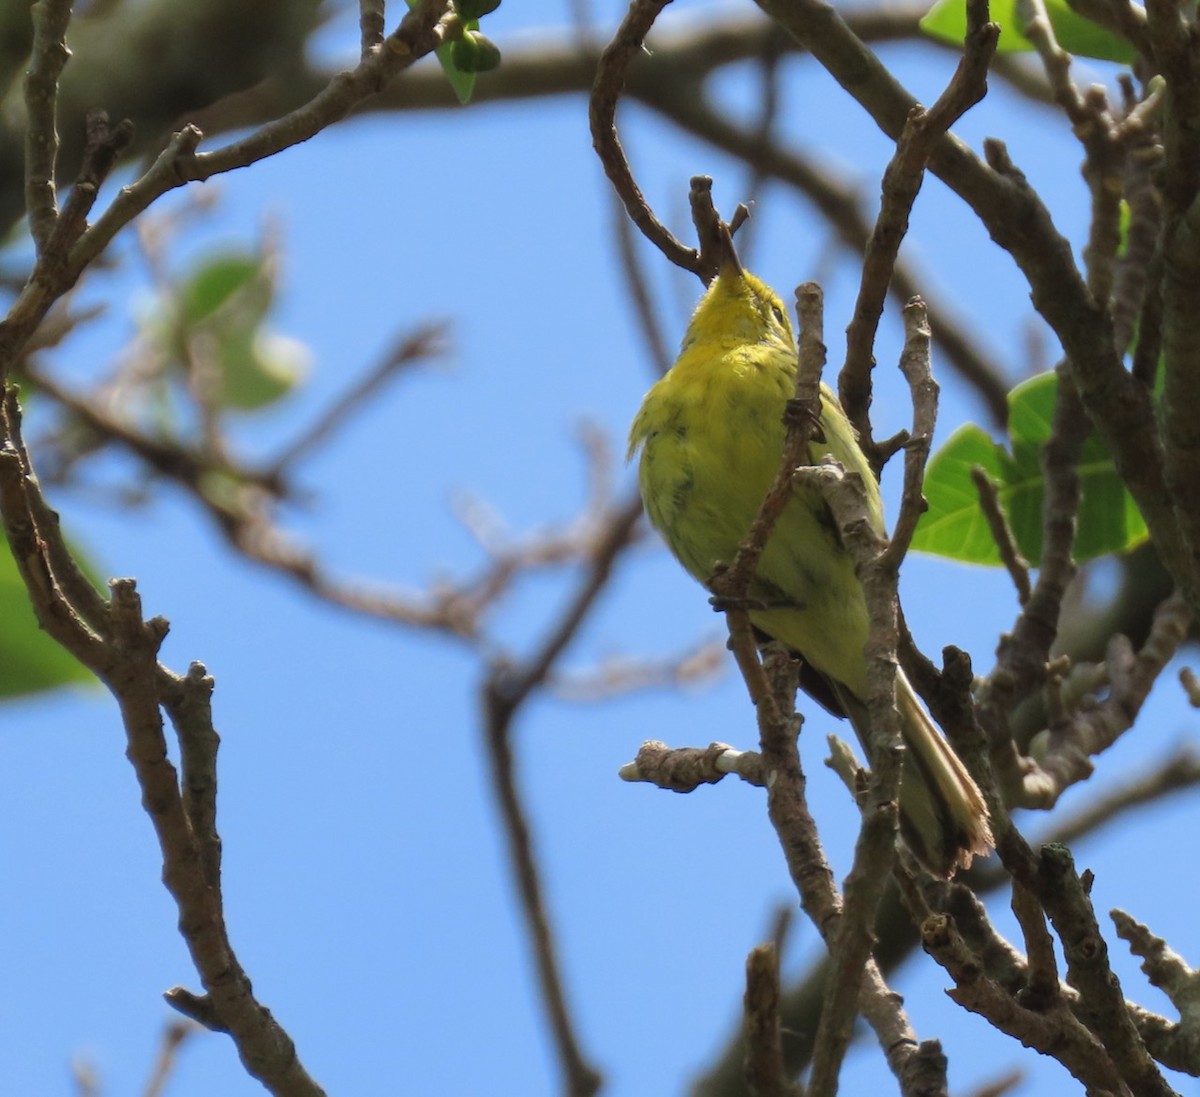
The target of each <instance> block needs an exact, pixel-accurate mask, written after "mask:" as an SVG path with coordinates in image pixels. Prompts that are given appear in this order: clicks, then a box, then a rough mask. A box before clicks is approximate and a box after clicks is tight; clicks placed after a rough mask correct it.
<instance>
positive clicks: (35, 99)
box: [25, 0, 72, 251]
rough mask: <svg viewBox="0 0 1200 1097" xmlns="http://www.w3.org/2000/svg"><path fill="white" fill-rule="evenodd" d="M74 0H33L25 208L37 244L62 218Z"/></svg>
mask: <svg viewBox="0 0 1200 1097" xmlns="http://www.w3.org/2000/svg"><path fill="white" fill-rule="evenodd" d="M71 3H72V0H38V2H37V3H35V4H33V5H31V7H30V14H31V15H32V17H33V50H32V51H31V53H30V56H29V67H28V69H27V70H26V72H25V111H26V122H25V127H26V128H25V209H26V213H27V215H28V217H29V232H30V235H32V236H33V239H34V243H35V244H36V245H37V247H38V250H39V251H41V249H42V248H44V247H45V245H46V242H47V240H49V238H50V234H51V233H52V232H53V231H54V227H55V223H56V222H57V220H58V192H57V184H56V180H55V175H56V173H57V170H58V79H59V77H60V76H61V75H62V71H63V68H64V67H65V66H66V63H67V59H68V58H69V57H70V56H71V51H70V50H69V49H67V41H66V36H67V26H68V24H69V23H70V21H71Z"/></svg>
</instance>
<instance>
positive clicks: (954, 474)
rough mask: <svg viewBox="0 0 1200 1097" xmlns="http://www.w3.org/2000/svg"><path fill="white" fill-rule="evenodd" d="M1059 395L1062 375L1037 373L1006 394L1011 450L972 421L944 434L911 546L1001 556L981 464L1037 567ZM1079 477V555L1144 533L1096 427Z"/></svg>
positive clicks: (1112, 548)
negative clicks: (980, 481)
mask: <svg viewBox="0 0 1200 1097" xmlns="http://www.w3.org/2000/svg"><path fill="white" fill-rule="evenodd" d="M1057 396H1058V377H1057V375H1056V374H1053V373H1044V374H1041V375H1039V376H1038V377H1034V378H1032V379H1031V380H1029V381H1026V382H1024V383H1022V384H1020V385H1018V386H1017V387H1016V388H1015V389H1013V390H1012V392H1010V393H1009V394H1008V407H1009V426H1008V431H1009V440H1010V444H1011V453H1010V452H1009V451H1007V450H1005V449H1004V447H1002V446H999V445H997V444H996V443H995V442H994V441H992V439H991V437H990V436H989V435H988V434H987V433H986V432H984V431H983V430H982V429H981V428H980V427H977V426H975V425H974V424H972V423H968V424H967V425H966V426H964V427H960V428H959V429H958V430H957V431H955V432H954V434H952V435H951V436H950V438H948V439H947V440H946V443H945V445H943V446H942V448H941V449H940V450H938V452H937V453H936V454H934V456H933V458H932V459H931V460H930V462H929V466H928V468H927V469H926V473H925V497H926V499H927V500H928V501H929V510H928V511H926V513H925V514H924V515H923V516H922V518H921V522H920V524H919V525H918V526H917V533H916V536H915V537H914V538H913V548H915V549H918V550H919V551H921V552H930V553H934V554H936V555H939V556H948V557H950V558H952V559H955V560H962V561H965V562H967V563H974V564H993V565H994V564H999V563H1000V553H999V551H998V550H997V548H996V545H995V542H994V541H993V539H992V536H991V533H990V531H989V529H988V526H987V520H986V519H985V518H984V515H983V510H982V508H981V507H980V505H979V496H978V492H977V491H976V489H975V484H974V482H973V481H972V479H971V469H972V468H974V467H979V468H982V469H983V470H984V471H985V472H986V473H987V475H988V477H989V478H990V479H991V480H992V482H993V483H994V484H995V485H996V488H997V494H998V496H999V499H1000V505H1001V508H1002V509H1003V511H1004V513H1005V515H1006V516H1007V518H1008V523H1009V526H1010V528H1011V529H1012V532H1013V537H1014V539H1015V540H1016V543H1017V547H1018V548H1019V549H1020V551H1021V554H1022V555H1023V556H1024V557H1025V559H1026V560H1028V561H1029V562H1030V563H1031V564H1032V565H1034V566H1035V567H1036V566H1037V565H1038V564H1039V563H1040V561H1041V555H1042V502H1043V499H1044V497H1045V481H1044V479H1043V477H1042V469H1041V447H1042V444H1043V443H1044V442H1045V441H1046V439H1048V438H1049V437H1050V425H1051V421H1052V419H1053V416H1054V402H1055V400H1056V399H1057ZM1079 477H1080V481H1081V486H1082V492H1083V494H1082V499H1081V502H1080V506H1079V521H1078V528H1077V531H1076V537H1075V558H1076V559H1077V560H1079V561H1084V560H1090V559H1093V558H1094V557H1097V556H1104V555H1107V554H1109V553H1113V552H1124V551H1126V550H1128V549H1130V548H1133V547H1134V546H1135V545H1137V544H1139V543H1141V542H1142V541H1144V540H1145V539H1146V537H1147V536H1148V533H1147V530H1146V524H1145V522H1144V521H1143V520H1142V516H1141V514H1140V513H1139V512H1138V509H1137V506H1136V504H1135V503H1134V501H1133V498H1132V497H1131V496H1130V494H1129V492H1128V491H1126V490H1125V486H1124V484H1122V482H1121V479H1120V477H1119V476H1118V475H1117V471H1116V469H1115V467H1114V466H1113V462H1112V458H1111V456H1110V455H1109V453H1108V450H1107V448H1106V447H1105V445H1104V443H1103V442H1102V441H1101V440H1100V438H1099V436H1098V435H1097V434H1096V433H1095V432H1093V433H1092V434H1091V435H1089V436H1088V438H1087V440H1086V441H1085V442H1084V444H1083V449H1082V451H1081V454H1080V461H1079Z"/></svg>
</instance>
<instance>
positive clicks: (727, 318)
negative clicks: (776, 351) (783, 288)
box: [683, 243, 796, 352]
mask: <svg viewBox="0 0 1200 1097" xmlns="http://www.w3.org/2000/svg"><path fill="white" fill-rule="evenodd" d="M698 342H703V343H706V344H708V343H711V344H712V345H713V346H743V345H746V344H757V343H765V344H768V345H772V346H778V347H780V348H781V349H784V350H787V351H789V352H794V351H795V348H796V339H795V336H794V335H793V334H792V325H791V322H790V321H789V320H788V314H787V309H785V308H784V306H783V301H782V300H780V298H779V295H778V294H777V293H776V292H775V291H774V290H773V289H771V287H770V286H768V285H767V284H766V283H765V282H763V281H762V280H761V279H759V278H756V277H755V276H754V275H753V274H751V273H750V272H749V271H748V270H745V269H743V267H742V265H741V263H740V262H739V261H738V257H737V253H736V252H735V251H734V250H733V245H732V243H730V244H729V245H728V246H727V247H726V248H725V249H724V250H723V254H722V258H721V265H720V267H719V269H718V273H717V276H716V278H714V279H713V280H712V282H711V284H710V285H709V287H708V292H707V293H705V295H704V296H703V297H702V298H701V299H700V304H699V305H697V306H696V311H695V313H694V314H693V316H692V321H691V323H690V324H689V325H688V330H687V335H686V336H685V337H684V340H683V346H684V349H685V350H686V349H687V348H688V347H689V346H691V345H693V344H694V343H698Z"/></svg>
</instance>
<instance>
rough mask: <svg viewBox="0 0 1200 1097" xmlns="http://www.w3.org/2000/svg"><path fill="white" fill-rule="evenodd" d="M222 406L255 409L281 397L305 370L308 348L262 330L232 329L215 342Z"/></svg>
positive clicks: (289, 390)
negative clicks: (216, 344) (224, 336)
mask: <svg viewBox="0 0 1200 1097" xmlns="http://www.w3.org/2000/svg"><path fill="white" fill-rule="evenodd" d="M217 354H218V361H219V363H220V366H221V379H222V389H221V395H222V400H221V403H222V406H224V407H227V408H233V409H236V410H238V411H257V410H259V409H260V408H264V407H267V406H268V405H270V404H273V403H275V402H276V401H277V400H280V399H282V398H283V397H284V396H286V395H287V394H288V393H289V392H291V391H292V389H294V388H295V387H296V386H297V385H298V384H299V383H300V382H301V381H302V380H303V379H304V377H305V375H306V374H307V372H308V364H309V353H308V348H307V347H306V346H305V345H304V344H303V343H300V342H299V341H297V340H295V339H289V338H287V337H286V336H283V335H272V334H269V333H266V332H263V331H257V332H249V333H246V332H233V333H231V334H230V335H229V336H228V337H227V338H225V339H224V340H223V341H222V342H221V343H220V344H219V346H218V350H217Z"/></svg>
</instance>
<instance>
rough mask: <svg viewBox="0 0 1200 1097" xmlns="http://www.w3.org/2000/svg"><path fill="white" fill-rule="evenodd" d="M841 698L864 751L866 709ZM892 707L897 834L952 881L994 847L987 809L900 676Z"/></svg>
mask: <svg viewBox="0 0 1200 1097" xmlns="http://www.w3.org/2000/svg"><path fill="white" fill-rule="evenodd" d="M846 692H847V691H845V690H844V689H839V690H838V694H839V698H840V699H841V700H842V701H843V703H845V702H846V701H849V704H846V705H845V707H846V709H847V712H848V714H849V715H850V717H851V723H853V724H854V727H855V730H856V731H857V732H858V735H859V738H860V739H862V740H863V744H864V747H865V746H866V734H865V732H866V727H867V723H866V706H865V705H863V704H862V702H861V701H859V700H858V698H856V697H846V696H845V694H846ZM896 707H897V708H898V709H899V711H900V721H901V728H902V730H903V733H904V743H905V746H906V747H907V749H906V750H905V752H904V768H903V770H902V771H901V778H900V832H901V834H902V835H903V837H904V842H905V844H906V845H907V846H908V847H909V849H911V850H912V851H913V853H914V854H916V856H917V857H918V858H919V859H920V861H921V862H922V863H923V864H924V865H925V866H926V867H927V868H928V869H930V871H932V872H935V873H937V875H939V876H950V875H951V874H952V873H953V872H954V870H955V869H956V868H959V867H962V868H966V867H968V866H969V865H970V864H971V859H972V858H973V857H976V856H980V857H982V856H985V855H986V854H987V853H988V851H989V850H990V849H991V847H992V830H991V826H990V825H989V821H988V810H987V805H986V804H985V803H984V800H983V794H982V793H981V792H980V791H979V786H978V785H976V784H975V781H974V780H973V779H972V777H971V775H970V774H969V773H968V772H967V768H966V766H964V765H963V764H962V762H961V761H960V760H959V757H958V755H957V754H955V753H954V750H953V748H952V747H951V746H950V744H949V743H948V742H946V739H945V737H944V736H943V735H942V733H941V731H939V730H938V727H937V725H936V724H934V722H933V719H932V718H931V717H930V715H929V713H927V712H926V711H925V706H924V705H922V704H921V701H920V700H919V699H918V697H917V695H916V693H915V692H914V691H913V688H912V685H911V684H910V683H909V681H908V679H907V678H906V677H905V676H904V673H903V671H901V672H899V673H898V674H897V676H896Z"/></svg>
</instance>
